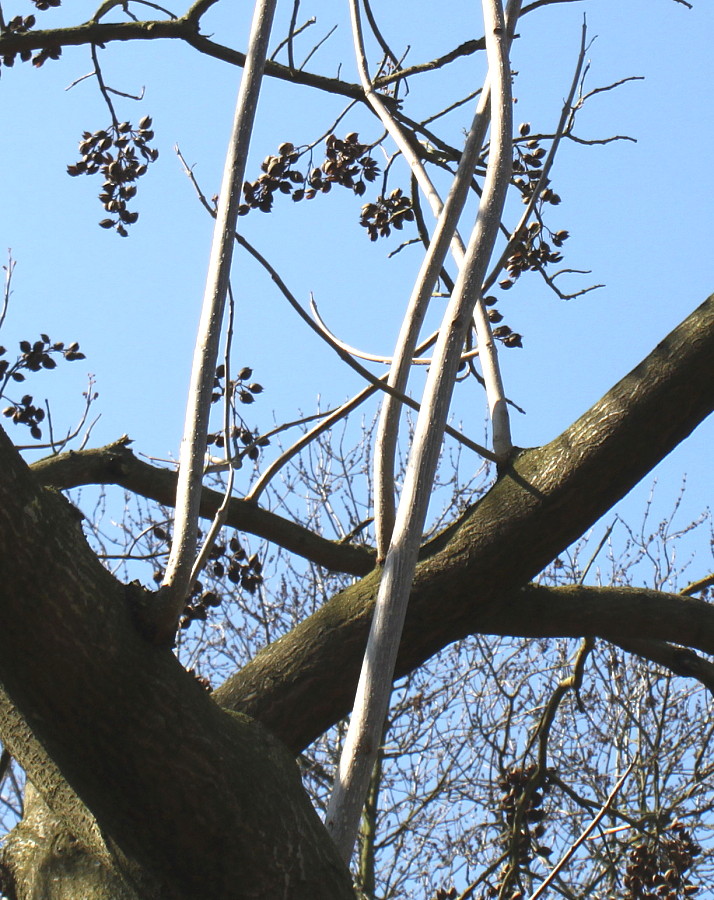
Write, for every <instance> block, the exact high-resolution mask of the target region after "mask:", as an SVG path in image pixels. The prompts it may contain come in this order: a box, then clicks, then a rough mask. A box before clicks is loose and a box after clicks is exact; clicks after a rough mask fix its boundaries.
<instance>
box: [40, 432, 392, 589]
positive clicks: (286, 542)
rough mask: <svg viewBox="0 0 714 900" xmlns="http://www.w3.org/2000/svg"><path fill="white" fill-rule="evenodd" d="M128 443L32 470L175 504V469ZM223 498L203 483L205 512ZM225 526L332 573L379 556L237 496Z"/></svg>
mask: <svg viewBox="0 0 714 900" xmlns="http://www.w3.org/2000/svg"><path fill="white" fill-rule="evenodd" d="M129 443H130V440H129V438H127V437H122V438H119V440H118V441H114V443H112V444H107V446H106V447H99V448H97V449H92V450H81V451H78V452H74V451H70V452H69V453H62V454H60V455H57V456H49V457H47V458H46V459H41V460H38V461H37V462H35V463H33V464H32V466H31V467H30V468H31V469H32V471H33V473H34V474H35V475H36V476H37V478H38V479H39V481H40V483H41V484H43V485H45V487H53V488H57V489H59V490H68V489H70V488H74V487H79V486H80V485H84V484H116V485H118V486H119V487H122V488H124V489H125V490H127V491H131V492H132V493H134V494H139V495H140V496H142V497H146V498H147V499H148V500H154V501H156V503H161V504H162V505H164V506H173V505H174V503H175V502H176V481H177V475H176V472H174V471H172V470H171V469H163V468H160V467H159V466H152V465H150V464H149V463H146V462H144V461H143V460H141V459H138V458H137V457H136V456H135V455H134V453H133V452H132V451H131V450H130V449H129V446H128V445H129ZM223 497H224V495H223V494H222V493H220V492H218V491H213V490H210V489H209V488H206V487H204V488H203V492H202V494H201V503H200V513H201V516H202V517H203V518H206V519H211V518H213V516H214V515H215V513H216V510H218V509H219V507H220V505H221V503H222V501H223ZM226 525H229V526H231V527H233V528H239V529H240V530H241V531H248V532H250V533H251V534H254V535H256V536H257V537H261V538H264V539H265V540H268V541H272V543H274V544H278V545H279V546H280V547H284V548H285V549H286V550H289V551H290V552H291V553H296V554H297V555H298V556H302V557H303V558H304V559H307V560H309V561H310V562H314V563H316V564H317V565H320V566H324V567H325V568H326V569H329V570H330V571H333V572H345V573H347V574H350V575H365V574H366V573H367V572H370V571H371V570H372V568H373V567H374V563H375V559H376V554H375V553H374V551H373V550H370V549H368V548H367V547H358V546H355V545H352V544H340V543H335V542H333V541H328V540H327V539H326V538H323V537H321V536H320V535H318V534H315V533H314V532H312V531H310V530H309V529H308V528H305V527H304V526H303V525H298V524H297V523H296V522H290V521H289V520H288V519H284V518H282V516H278V515H276V514H275V513H273V512H269V511H268V510H266V509H261V507H259V506H257V504H255V503H251V502H249V501H247V500H239V499H238V498H237V497H233V498H232V499H231V501H230V503H229V505H228V512H227V516H226Z"/></svg>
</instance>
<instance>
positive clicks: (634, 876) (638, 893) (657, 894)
mask: <svg viewBox="0 0 714 900" xmlns="http://www.w3.org/2000/svg"><path fill="white" fill-rule="evenodd" d="M701 852H702V849H701V847H700V846H699V845H698V844H697V843H696V842H695V841H694V840H693V839H692V836H691V835H690V833H689V832H688V831H687V830H686V829H685V828H684V827H683V826H682V825H679V824H675V825H674V826H673V827H672V828H671V829H669V831H668V832H667V834H666V835H661V836H659V838H654V839H652V840H650V841H646V842H643V843H640V844H637V846H635V847H633V848H632V849H631V850H630V852H629V854H628V863H627V869H626V871H625V877H624V884H625V888H626V889H627V891H626V893H625V894H624V895H623V900H686V898H687V897H693V896H694V895H695V894H696V893H697V892H698V891H699V886H698V885H696V884H694V883H693V882H692V881H690V880H689V879H688V878H687V875H686V873H687V871H688V870H689V869H690V868H691V866H692V864H693V862H694V860H695V858H696V857H697V856H699V855H700V853H701Z"/></svg>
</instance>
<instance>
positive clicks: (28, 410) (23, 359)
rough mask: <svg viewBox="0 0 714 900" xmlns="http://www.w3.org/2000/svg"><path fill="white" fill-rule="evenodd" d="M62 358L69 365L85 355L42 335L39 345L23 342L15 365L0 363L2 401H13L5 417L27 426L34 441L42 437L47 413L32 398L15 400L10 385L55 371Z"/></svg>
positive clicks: (76, 347)
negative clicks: (33, 374)
mask: <svg viewBox="0 0 714 900" xmlns="http://www.w3.org/2000/svg"><path fill="white" fill-rule="evenodd" d="M6 352H7V351H6V349H5V347H0V357H3V356H5V353H6ZM57 356H61V357H63V358H64V359H66V360H67V361H68V362H73V361H74V360H78V359H84V358H85V357H84V353H80V351H79V344H77V343H73V344H70V345H69V346H65V345H64V343H63V342H62V341H57V342H55V343H52V341H51V340H50V338H49V337H48V336H47V335H46V334H41V335H40V340H39V341H34V342H32V343H31V342H30V341H20V353H19V354H18V356H17V359H16V360H15V362H14V363H10V362H9V361H8V360H7V359H0V397H4V398H5V399H6V400H9V401H10V405H9V406H6V407H5V409H3V415H4V416H5V417H6V418H8V419H12V421H13V422H14V424H15V425H26V426H27V427H28V428H29V429H30V434H31V435H32V437H33V438H35V440H39V439H40V438H41V437H42V429H41V428H40V423H41V422H42V421H44V418H45V411H44V409H42V408H41V407H39V406H35V405H34V403H33V398H32V395H31V394H25V395H24V396H23V397H22V398H21V399H20V400H18V401H15V400H12V398H11V397H8V396H7V395H6V393H5V391H6V389H7V387H8V385H9V384H10V383H11V382H16V383H18V382H23V381H25V378H26V376H25V375H24V374H23V370H24V371H27V372H39V371H41V370H43V369H54V368H56V366H57V360H56V359H55V357H57Z"/></svg>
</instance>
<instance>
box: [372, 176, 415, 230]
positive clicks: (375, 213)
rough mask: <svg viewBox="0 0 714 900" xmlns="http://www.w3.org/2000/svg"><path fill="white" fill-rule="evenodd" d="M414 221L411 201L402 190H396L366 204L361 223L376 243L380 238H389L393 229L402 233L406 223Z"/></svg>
mask: <svg viewBox="0 0 714 900" xmlns="http://www.w3.org/2000/svg"><path fill="white" fill-rule="evenodd" d="M413 220H414V210H413V209H412V204H411V200H410V199H409V198H408V197H405V196H404V194H403V193H402V190H401V188H395V189H394V190H393V191H392V192H391V193H390V194H389V196H387V197H382V196H381V195H380V196H379V197H377V199H376V200H375V201H374V203H365V205H364V206H363V207H362V214H361V215H360V220H359V223H360V225H361V226H362V227H363V228H366V229H367V234H368V235H369V239H370V241H376V240H377V238H379V237H389V235H390V234H391V230H392V228H396V229H397V231H401V229H402V228H403V226H404V223H405V222H412V221H413Z"/></svg>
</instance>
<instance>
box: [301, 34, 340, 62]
mask: <svg viewBox="0 0 714 900" xmlns="http://www.w3.org/2000/svg"><path fill="white" fill-rule="evenodd" d="M336 31H337V25H333V26H332V28H330V30H329V31H328V32H327V34H326V35H325V36H324V37H323V38H321V39H320V40H319V41H318V42H317V43H316V44H315V46H314V47H313V48H312V50H311V51H310V52H309V53H308V54H307V56H306V57H305V59H304V60H303V61H302V63H301V64H300V68H299V69H298V71H299V72H302V70H303V69H304V68H305V66H306V65H307V64H308V63H309V62H310V60H311V59H312V57H313V56H314V55H315V54H316V53H317V51H318V50H319V49H320V47H322V45H323V44H324V43H325V42H326V41H328V40H329V39H330V38H331V37H332V35H333V34H334V33H335V32H336Z"/></svg>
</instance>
